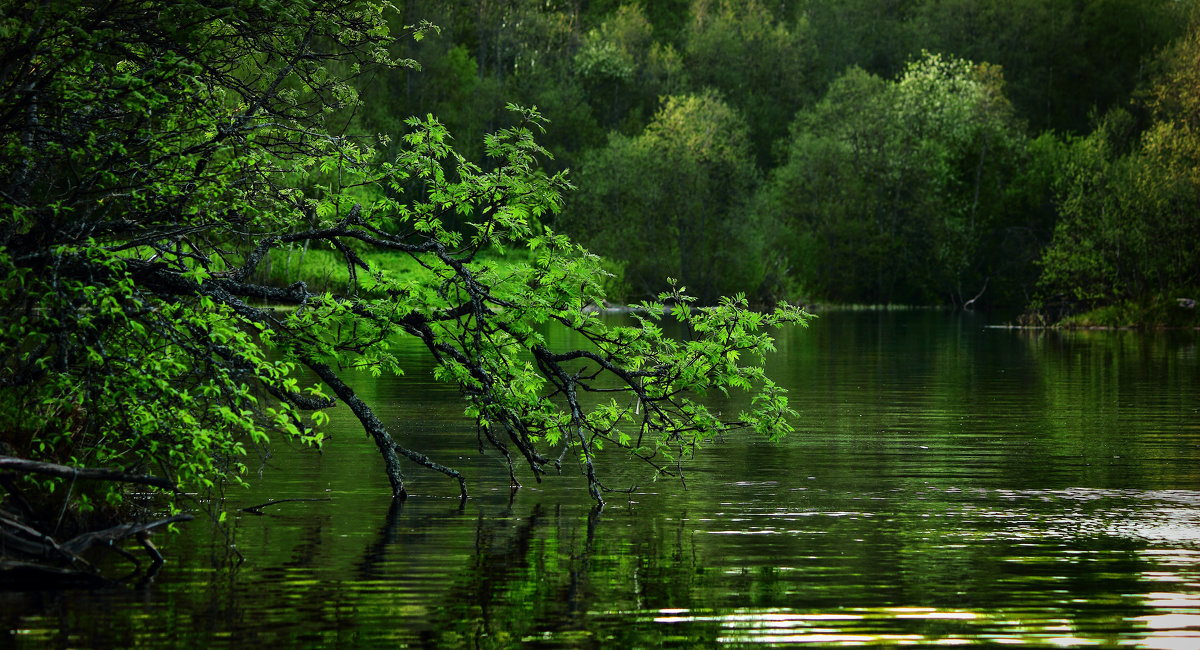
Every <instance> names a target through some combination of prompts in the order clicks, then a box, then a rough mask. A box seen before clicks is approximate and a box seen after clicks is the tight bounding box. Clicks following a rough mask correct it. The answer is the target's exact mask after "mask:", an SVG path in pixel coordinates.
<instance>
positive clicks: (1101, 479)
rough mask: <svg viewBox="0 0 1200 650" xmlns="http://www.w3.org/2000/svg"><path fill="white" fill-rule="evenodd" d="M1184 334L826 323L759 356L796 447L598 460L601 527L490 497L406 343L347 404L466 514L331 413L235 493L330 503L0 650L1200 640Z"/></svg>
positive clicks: (205, 535)
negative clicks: (398, 444) (668, 474)
mask: <svg viewBox="0 0 1200 650" xmlns="http://www.w3.org/2000/svg"><path fill="white" fill-rule="evenodd" d="M1197 338H1198V335H1197V333H1196V332H1161V333H1134V332H1107V331H1088V332H1041V331H1021V330H1010V329H1002V328H991V327H988V322H987V319H986V317H985V316H982V315H972V314H952V313H948V312H937V311H891V312H878V311H876V312H852V311H844V312H841V311H834V312H829V313H825V314H822V315H821V316H820V317H819V318H818V319H816V320H814V321H813V322H812V324H811V326H810V327H809V328H808V329H797V330H794V331H788V332H783V333H782V334H781V336H780V339H779V341H778V347H779V353H778V354H777V355H775V356H774V357H772V358H771V360H770V362H769V364H768V365H769V371H770V374H771V375H772V376H773V377H774V378H775V379H776V380H777V381H778V382H779V383H781V384H782V385H784V386H786V387H787V388H788V389H789V390H790V391H791V398H792V403H793V405H794V407H795V408H796V409H797V410H798V411H799V412H800V413H801V419H800V421H799V422H798V423H797V431H796V432H795V433H794V434H792V435H791V436H789V437H788V438H786V439H785V440H784V441H783V442H781V443H778V444H772V443H768V442H765V441H763V440H761V439H758V438H755V437H753V436H752V435H750V434H746V435H741V434H739V435H737V436H730V437H728V438H727V439H725V440H724V441H714V442H713V444H711V445H709V446H708V447H707V448H705V449H704V450H703V453H701V454H700V455H699V456H697V457H696V458H695V459H694V460H693V461H692V462H691V463H690V465H689V471H688V474H687V482H686V487H685V486H684V485H681V484H680V483H679V482H678V481H672V480H660V481H659V482H657V483H656V482H649V481H646V480H645V477H644V476H643V475H641V474H639V471H640V469H639V468H636V467H614V466H613V465H612V464H611V463H612V460H614V459H608V463H609V464H608V466H607V467H606V468H605V470H606V471H607V472H608V473H607V481H606V482H607V483H608V484H609V485H614V486H617V485H619V486H630V485H633V484H636V485H637V488H636V489H635V490H634V491H633V492H631V493H630V494H627V495H626V494H610V495H608V496H607V499H608V505H607V506H605V507H604V509H603V510H602V511H599V512H597V511H595V510H594V509H593V508H592V503H591V501H590V500H589V498H588V495H587V490H586V484H585V482H584V480H583V479H582V477H580V476H578V475H577V474H576V468H575V467H574V466H573V465H570V464H564V475H563V476H561V477H557V476H556V477H551V478H549V479H547V480H546V481H544V482H543V483H541V484H537V483H535V482H534V481H533V480H532V479H531V478H530V479H529V480H526V481H525V482H526V486H525V487H524V488H522V489H521V490H519V491H518V492H516V494H515V495H510V492H509V489H508V479H507V473H506V471H505V470H504V468H503V467H502V465H501V464H500V461H498V460H497V459H496V458H494V457H491V456H486V457H480V454H479V452H478V449H477V446H476V444H475V438H474V432H473V431H472V430H471V429H470V427H469V424H468V423H467V422H465V421H464V420H463V419H462V417H461V412H462V403H461V402H460V401H459V399H458V397H457V394H456V393H455V392H453V391H450V390H447V389H446V388H445V387H442V386H438V385H433V384H431V383H430V372H429V364H428V361H427V360H426V359H425V357H424V356H423V355H422V354H421V350H420V349H419V348H417V347H414V348H413V349H412V350H411V354H410V355H409V356H408V357H406V358H405V364H406V368H407V373H406V375H405V376H404V377H401V378H388V379H385V380H381V381H378V382H372V381H371V380H369V379H368V378H366V377H363V378H359V380H358V382H357V384H356V385H357V386H358V388H359V390H360V391H361V392H362V394H363V397H364V398H366V399H367V400H368V401H369V402H371V403H373V404H375V405H377V408H378V412H379V414H380V415H381V417H382V418H383V420H384V421H385V422H387V423H388V424H389V425H390V426H392V427H393V433H394V434H395V435H396V436H397V438H398V439H402V440H403V441H406V442H407V443H408V445H409V446H410V447H414V448H417V449H422V450H424V451H427V452H428V453H429V454H430V455H431V456H432V457H433V458H434V459H435V460H438V461H440V462H443V463H445V464H447V465H452V466H454V467H456V468H459V469H461V470H462V471H463V472H464V473H465V474H466V475H467V476H468V478H469V480H470V483H469V485H468V488H469V489H470V490H471V494H472V497H471V499H469V500H468V501H467V502H466V503H465V504H460V502H459V500H458V498H457V484H456V483H455V482H453V481H451V480H448V479H446V478H445V477H443V476H441V475H437V474H431V473H429V472H426V471H424V470H421V469H419V468H416V467H412V466H409V470H408V473H407V478H408V489H409V491H410V493H412V494H413V496H412V497H411V498H409V499H408V501H406V502H405V503H403V504H395V503H393V502H392V500H391V499H390V497H389V490H388V484H387V479H386V477H385V476H384V475H383V469H382V462H381V461H380V459H379V457H378V455H377V453H376V451H375V449H374V446H373V444H372V443H371V441H370V440H369V439H367V438H366V436H365V435H364V434H363V433H362V432H361V430H358V429H356V428H355V426H356V423H355V422H354V421H353V420H352V419H351V418H350V417H349V414H348V413H346V412H345V409H344V408H343V409H342V412H340V413H338V412H336V411H335V413H334V415H335V418H334V422H333V429H332V439H331V440H330V441H329V442H328V443H327V446H326V449H325V451H324V453H321V454H317V453H314V452H312V451H308V450H299V449H292V448H288V447H287V446H280V447H277V448H275V449H274V450H273V456H272V457H271V458H270V459H269V460H268V461H267V462H266V464H265V466H264V467H262V468H261V470H262V473H261V477H260V476H259V475H258V474H257V473H255V474H254V475H253V476H252V477H251V479H250V480H251V484H252V485H251V489H250V490H231V491H230V493H229V495H228V498H229V499H230V503H231V504H233V505H235V506H246V505H254V504H257V503H262V502H264V501H267V500H268V499H286V498H304V499H328V500H321V501H298V502H289V503H281V504H278V505H275V506H271V507H268V508H265V509H264V510H263V512H264V514H263V515H261V516H256V515H252V514H248V513H241V514H240V515H238V516H236V517H233V518H232V522H231V529H232V533H231V534H232V535H233V541H234V543H236V546H237V548H238V549H239V550H240V551H241V553H242V554H243V555H244V556H245V561H244V562H243V563H241V564H240V566H235V563H234V562H233V561H232V557H231V556H232V552H231V551H229V550H228V544H227V542H226V541H225V539H224V538H223V537H221V536H220V535H219V534H218V533H216V532H214V531H213V528H212V527H211V525H209V524H207V523H205V522H203V521H200V520H197V521H194V522H192V523H190V524H187V525H185V526H184V527H183V532H182V534H180V535H176V536H169V535H164V534H160V535H159V536H158V537H156V542H157V543H158V544H159V547H160V548H161V549H162V550H163V552H164V554H165V555H166V556H167V557H168V564H167V565H166V566H165V567H164V568H163V570H162V571H161V572H160V573H159V574H158V575H157V576H156V577H155V578H154V579H153V580H152V581H149V582H146V583H144V584H137V585H132V586H125V587H119V588H111V589H102V590H95V591H68V592H44V593H41V592H32V593H17V594H13V593H4V594H0V626H2V629H3V631H4V632H5V633H6V636H7V638H0V646H4V645H13V646H14V647H18V648H36V647H125V648H143V647H144V648H162V647H179V648H194V647H200V648H223V647H255V648H263V647H271V646H275V647H305V646H308V647H483V648H492V647H495V648H501V647H512V646H517V645H524V646H529V647H545V648H552V647H584V648H587V647H614V648H626V647H711V646H714V645H721V644H726V645H732V646H749V645H785V644H816V645H820V644H840V645H863V646H871V645H882V644H910V645H957V644H983V645H999V644H1025V645H1036V646H1048V645H1050V646H1075V645H1100V646H1122V647H1147V648H1197V647H1200V362H1198V359H1197ZM730 406H731V407H732V406H736V404H732V405H730ZM256 465H257V464H256ZM254 469H255V470H258V469H259V468H258V467H254Z"/></svg>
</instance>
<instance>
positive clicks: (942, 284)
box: [757, 54, 1026, 304]
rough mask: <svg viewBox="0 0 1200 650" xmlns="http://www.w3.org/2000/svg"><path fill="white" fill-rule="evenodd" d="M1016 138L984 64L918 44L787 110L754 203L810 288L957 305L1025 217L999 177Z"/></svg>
mask: <svg viewBox="0 0 1200 650" xmlns="http://www.w3.org/2000/svg"><path fill="white" fill-rule="evenodd" d="M1025 146H1026V143H1025V139H1024V136H1023V135H1022V132H1021V130H1020V129H1019V127H1018V126H1017V125H1016V124H1015V123H1014V121H1013V119H1012V116H1011V111H1010V109H1009V106H1008V103H1007V102H1006V101H1005V100H1004V97H1003V95H1002V93H1001V81H1000V76H999V73H998V71H997V70H995V69H994V68H992V67H989V66H986V65H979V66H976V65H973V64H971V63H970V62H967V61H963V60H959V59H954V58H950V57H943V56H940V55H936V54H927V55H926V56H925V57H923V58H922V59H920V60H918V61H914V62H913V63H912V64H911V65H909V67H908V68H907V69H906V70H905V72H904V74H903V75H901V76H900V78H899V79H897V80H896V81H895V82H886V81H884V80H881V79H879V78H878V77H875V76H873V75H870V74H867V73H866V72H863V71H862V70H859V69H851V70H850V71H848V72H847V73H846V74H845V75H843V76H842V77H840V78H839V79H838V80H837V81H836V82H835V83H834V84H833V85H832V86H831V87H830V90H829V92H828V94H827V95H826V97H825V98H824V99H823V100H822V101H821V102H820V103H818V104H817V106H816V107H814V108H813V109H812V110H809V111H804V112H801V113H800V114H799V115H798V116H797V118H796V121H795V123H794V125H793V127H792V139H791V143H790V147H789V149H788V160H787V163H786V164H784V165H783V166H781V167H779V168H777V169H776V170H775V172H774V174H773V175H772V177H771V180H770V181H769V182H768V183H767V185H766V187H765V188H764V189H763V191H762V192H761V193H760V195H759V197H758V202H757V210H758V211H759V212H761V213H763V214H765V215H767V216H768V217H769V218H770V219H772V220H773V221H774V222H775V223H777V224H778V227H780V228H781V229H782V234H781V237H780V238H781V239H783V240H784V241H785V245H786V246H787V247H788V251H789V254H790V264H791V265H792V268H793V270H794V273H795V274H796V276H797V277H798V279H799V281H800V283H801V284H802V285H803V286H804V287H806V288H807V289H808V290H810V291H812V292H814V293H816V294H817V295H820V296H825V297H828V298H832V299H835V300H836V299H841V300H859V301H862V300H866V301H870V302H910V303H928V302H937V301H939V300H945V299H947V298H949V299H950V300H952V301H954V302H956V303H959V304H961V303H963V302H965V301H966V300H968V299H970V298H971V297H972V295H973V294H976V293H977V292H979V291H980V289H981V288H982V287H983V286H984V285H985V283H987V282H988V278H989V277H990V276H991V275H994V274H996V273H997V269H995V268H989V267H988V264H987V262H988V251H989V248H990V247H992V246H995V245H997V242H999V241H1002V240H1003V238H1004V237H1005V236H1006V228H1007V227H1008V226H1009V223H1008V222H1009V220H1011V219H1013V218H1015V217H1018V216H1019V217H1020V218H1025V217H1026V215H1024V214H1019V215H1014V213H1017V212H1020V210H1017V209H1015V208H1014V206H1013V204H1014V203H1017V202H1018V201H1019V200H1021V199H1022V197H1019V196H1017V197H1014V196H1012V195H1011V191H1012V189H1011V188H1008V187H1006V186H1005V184H1006V182H1007V180H1008V178H1011V176H1012V175H1013V167H1014V166H1015V164H1016V162H1017V161H1019V160H1020V159H1021V157H1022V156H1023V155H1024V148H1025ZM789 240H790V241H789Z"/></svg>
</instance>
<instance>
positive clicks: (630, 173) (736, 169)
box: [564, 92, 767, 302]
mask: <svg viewBox="0 0 1200 650" xmlns="http://www.w3.org/2000/svg"><path fill="white" fill-rule="evenodd" d="M749 140H750V139H749V137H748V129H747V127H746V124H745V121H744V120H743V119H742V117H741V115H740V114H738V113H737V112H736V111H735V110H734V109H733V108H731V107H730V106H729V105H728V104H726V103H725V102H724V101H722V100H721V99H720V97H719V96H718V95H716V94H715V93H713V92H707V93H703V94H700V95H685V96H675V97H670V98H667V99H666V101H665V102H664V104H663V108H662V109H661V110H660V111H659V112H658V114H657V115H656V116H655V118H654V120H653V121H652V122H651V123H650V124H649V125H648V126H647V127H646V130H645V132H644V133H642V134H641V135H638V136H636V137H627V136H623V135H619V134H614V135H613V136H611V137H610V139H609V145H608V147H607V148H605V149H602V150H599V151H596V152H594V153H593V154H592V155H591V156H589V157H588V158H587V159H585V160H584V163H583V165H582V167H581V168H580V172H579V180H580V190H579V193H578V195H577V197H576V198H575V199H573V200H572V202H571V213H570V214H571V217H572V218H571V220H570V221H569V222H567V223H566V224H564V225H565V227H566V228H568V230H569V231H570V232H572V233H574V234H576V236H577V237H579V238H580V239H581V241H584V242H585V243H586V244H587V245H588V246H592V247H595V249H596V250H597V251H598V252H600V253H601V254H602V255H605V256H607V257H609V258H610V259H612V260H615V261H617V262H618V263H619V264H620V265H621V266H622V269H623V277H624V280H625V282H626V283H628V290H629V291H630V292H631V293H632V295H633V296H635V297H646V296H654V295H656V294H657V293H658V292H660V291H662V290H663V288H664V287H665V285H664V282H665V280H664V278H667V277H671V278H677V279H679V280H680V281H681V282H682V284H683V285H684V286H686V287H688V288H689V289H690V290H691V291H693V292H695V293H696V295H697V296H698V297H699V298H700V299H701V300H702V301H706V302H712V301H715V300H716V298H717V296H719V295H721V294H722V293H723V292H726V291H739V290H740V291H746V290H747V289H748V290H750V291H753V290H754V289H756V288H758V287H759V286H760V285H761V283H762V281H763V278H764V267H763V265H764V256H765V255H766V254H767V248H766V242H765V241H764V240H763V237H764V236H765V232H764V231H763V230H762V229H757V228H755V227H754V225H753V223H752V222H751V220H750V219H751V218H750V217H749V216H748V215H747V213H746V211H745V209H744V205H745V203H746V201H747V200H748V199H749V197H750V192H751V191H752V190H753V188H754V185H755V182H756V178H757V172H756V169H755V166H754V160H753V154H752V152H751V149H750V143H749Z"/></svg>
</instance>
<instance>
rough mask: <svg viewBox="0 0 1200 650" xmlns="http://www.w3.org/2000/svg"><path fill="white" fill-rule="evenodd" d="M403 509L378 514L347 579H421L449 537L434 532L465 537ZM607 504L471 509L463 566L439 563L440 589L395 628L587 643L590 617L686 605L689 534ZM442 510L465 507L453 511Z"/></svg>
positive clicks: (500, 640)
mask: <svg viewBox="0 0 1200 650" xmlns="http://www.w3.org/2000/svg"><path fill="white" fill-rule="evenodd" d="M411 505H412V504H409V506H408V507H406V506H405V505H404V504H401V503H396V504H393V505H392V507H391V508H390V509H389V510H388V513H387V517H386V519H385V521H384V524H383V526H381V527H380V528H379V530H378V533H377V534H376V535H375V538H374V541H373V542H372V543H371V544H370V545H369V546H368V547H367V548H366V549H365V551H364V553H363V556H362V559H361V560H359V561H358V562H357V563H356V565H355V577H356V579H358V580H361V581H369V580H379V579H383V580H386V581H389V582H391V581H396V582H397V583H400V584H403V583H407V582H408V580H407V578H410V577H415V576H418V575H421V577H422V578H424V579H427V578H428V574H429V573H430V571H431V567H430V566H429V564H428V563H429V562H432V561H433V560H434V558H435V557H436V556H435V555H431V553H436V551H437V550H438V549H439V548H442V547H443V546H444V545H446V544H447V543H448V542H449V541H450V540H448V539H447V538H445V537H444V536H445V535H448V534H449V535H457V536H462V535H467V534H470V533H469V531H468V530H467V526H466V525H463V524H466V522H460V524H459V526H458V527H457V530H451V528H452V527H450V526H447V524H448V523H449V522H446V521H444V519H443V517H444V514H441V513H439V514H434V513H429V512H428V511H426V513H424V514H418V512H415V511H414V509H412V508H411ZM611 510H612V509H609V510H605V511H604V512H603V513H602V512H601V511H600V510H598V509H595V508H588V509H585V508H584V507H581V506H579V505H577V504H561V503H555V504H553V505H548V504H545V503H542V502H536V503H532V504H529V505H525V504H524V503H522V500H521V499H518V500H517V501H515V502H509V503H507V504H505V505H504V506H503V507H501V508H500V509H498V510H496V509H493V508H489V507H487V506H484V507H481V508H480V509H479V511H478V512H477V514H476V515H475V517H474V522H473V524H474V525H473V526H472V527H471V528H473V529H474V544H473V551H474V552H473V553H472V554H471V555H470V557H469V558H467V564H466V565H462V566H459V567H455V566H447V567H445V569H444V571H445V578H444V583H443V585H442V586H443V587H444V590H443V589H438V590H437V591H436V592H435V593H430V594H428V600H427V601H426V606H425V607H424V608H423V609H424V610H425V611H424V614H425V615H424V616H422V617H419V618H417V617H408V618H407V619H406V620H405V621H404V623H406V624H407V625H409V626H412V625H413V624H417V625H419V626H420V629H413V628H412V627H409V629H408V630H407V631H406V632H407V633H406V636H409V635H411V636H415V637H417V638H419V639H420V643H423V644H428V645H443V644H445V645H455V644H470V645H475V646H477V647H500V646H509V645H512V644H515V643H519V642H521V641H522V640H524V641H525V642H529V641H542V642H545V641H551V640H552V641H553V642H554V643H563V642H569V643H585V644H587V643H595V642H600V641H603V640H602V639H596V638H593V636H592V635H593V632H591V631H589V630H595V629H596V628H597V625H596V623H597V622H596V621H595V620H593V619H594V618H595V617H597V616H600V617H609V616H611V617H612V618H613V619H614V621H615V620H617V619H618V618H620V617H621V616H626V617H627V616H628V613H629V612H630V611H633V610H637V609H642V608H645V607H647V606H648V605H649V606H653V607H660V606H668V604H670V606H684V607H686V606H690V604H691V602H690V601H691V597H690V594H691V593H693V590H692V587H693V586H694V584H693V580H694V578H695V576H701V578H702V576H703V571H702V570H697V569H695V568H692V569H688V568H685V567H683V566H682V565H683V564H694V563H695V562H696V561H697V559H696V557H695V549H694V548H693V546H694V545H693V544H692V543H691V541H690V539H691V535H690V531H686V530H685V529H684V525H683V523H682V522H680V523H679V524H678V525H677V526H675V527H677V528H678V530H675V531H669V530H662V529H660V528H657V527H655V526H646V524H647V523H649V522H648V521H647V520H645V519H644V518H643V517H641V516H639V515H638V514H637V513H630V512H625V511H616V512H611ZM450 516H451V517H452V518H455V519H457V518H458V517H460V516H461V517H465V516H468V515H466V513H465V512H464V509H462V508H458V507H455V508H454V510H453V512H452V513H450ZM434 522H438V523H437V524H435V525H430V524H431V523H434ZM630 528H632V531H631V530H629V529H630ZM606 531H612V533H610V534H606ZM631 532H632V533H633V535H631V534H630V533H631ZM459 550H462V549H459ZM459 557H460V558H461V556H459ZM443 559H444V558H443ZM698 571H699V572H698ZM681 576H689V577H686V578H683V579H681ZM425 585H426V586H428V583H425ZM648 600H649V601H651V602H650V603H649V604H648V603H647V601H648ZM680 603H683V604H682V605H680ZM609 612H611V613H609ZM601 627H603V628H606V629H607V631H608V633H610V634H616V635H620V636H624V635H626V634H628V635H629V640H630V641H631V642H632V641H633V640H634V638H635V637H637V638H640V639H642V640H643V641H644V640H645V638H646V637H645V635H646V634H647V632H648V631H647V630H645V629H642V630H639V631H637V633H636V634H635V630H636V628H637V625H635V624H634V623H633V622H632V621H629V622H628V623H627V624H624V625H610V624H602V625H601ZM622 630H626V631H624V632H623V631H622ZM410 638H411V637H410ZM589 640H590V641H589ZM610 642H611V641H610Z"/></svg>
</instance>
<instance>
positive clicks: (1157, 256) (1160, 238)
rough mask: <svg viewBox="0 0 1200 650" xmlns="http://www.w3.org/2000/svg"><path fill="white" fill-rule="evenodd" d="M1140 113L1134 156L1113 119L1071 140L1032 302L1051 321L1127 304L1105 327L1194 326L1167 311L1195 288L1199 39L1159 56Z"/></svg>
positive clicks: (1198, 278) (1199, 207) (1198, 267)
mask: <svg viewBox="0 0 1200 650" xmlns="http://www.w3.org/2000/svg"><path fill="white" fill-rule="evenodd" d="M1146 107H1147V109H1148V110H1149V112H1150V114H1151V115H1152V119H1153V123H1152V125H1151V127H1150V128H1149V129H1148V130H1147V131H1146V132H1145V133H1144V134H1143V135H1142V138H1141V142H1140V146H1138V147H1137V148H1136V150H1134V151H1132V152H1129V153H1126V152H1124V151H1123V149H1122V147H1121V146H1120V145H1121V142H1122V141H1123V140H1124V139H1125V138H1124V137H1123V135H1122V131H1123V130H1124V129H1123V128H1122V123H1123V120H1122V117H1121V116H1120V115H1119V114H1118V115H1116V116H1113V119H1112V120H1111V121H1106V122H1105V123H1102V125H1101V128H1098V129H1097V130H1096V131H1095V132H1094V133H1092V134H1091V135H1089V136H1088V137H1086V138H1081V139H1079V140H1077V141H1075V142H1074V143H1072V146H1071V150H1070V157H1069V161H1068V165H1067V166H1066V167H1065V169H1064V170H1063V174H1062V175H1061V184H1060V188H1059V210H1060V219H1059V222H1058V226H1057V228H1056V229H1055V232H1054V241H1053V243H1052V245H1051V246H1050V247H1049V249H1047V251H1046V255H1045V257H1044V258H1043V260H1042V276H1041V279H1040V281H1039V289H1040V296H1039V300H1038V303H1037V304H1035V308H1037V309H1039V310H1040V311H1041V312H1042V313H1043V314H1044V315H1046V316H1049V317H1050V318H1057V317H1060V316H1061V315H1063V314H1069V313H1074V312H1078V311H1082V310H1088V309H1094V308H1097V307H1101V306H1105V305H1111V304H1129V305H1136V306H1137V307H1134V308H1129V309H1127V310H1126V311H1127V315H1126V316H1125V317H1124V322H1120V323H1106V324H1122V325H1128V324H1134V323H1136V322H1139V321H1141V322H1145V321H1147V320H1149V321H1151V322H1159V323H1165V324H1178V323H1181V322H1187V323H1191V322H1195V318H1196V317H1195V315H1194V314H1195V312H1194V310H1193V311H1180V312H1177V313H1176V312H1174V311H1173V310H1170V309H1166V310H1164V307H1163V306H1164V305H1166V306H1172V305H1176V303H1177V302H1178V301H1180V299H1182V302H1183V304H1190V303H1188V301H1194V300H1195V297H1194V296H1195V295H1196V292H1197V291H1198V290H1200V254H1198V253H1197V242H1200V219H1197V215H1200V172H1198V171H1197V170H1198V169H1200V136H1198V135H1197V134H1198V133H1200V36H1198V35H1196V34H1195V33H1194V34H1192V35H1190V36H1189V37H1187V38H1185V39H1183V40H1181V41H1180V42H1179V43H1178V44H1177V45H1176V46H1175V47H1174V48H1173V49H1172V50H1171V51H1170V52H1169V53H1168V55H1167V56H1166V57H1165V58H1164V65H1163V68H1162V70H1161V71H1160V72H1159V73H1158V78H1157V79H1156V81H1155V83H1154V85H1153V87H1152V89H1151V91H1150V92H1149V93H1148V95H1147V106H1146ZM1114 122H1115V124H1114ZM1139 312H1141V313H1143V316H1142V317H1140V318H1139V316H1138V315H1137V314H1138V313H1139Z"/></svg>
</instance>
